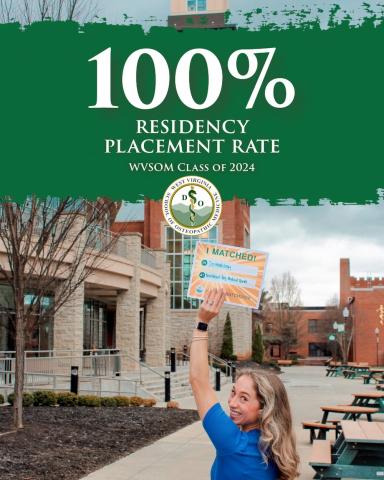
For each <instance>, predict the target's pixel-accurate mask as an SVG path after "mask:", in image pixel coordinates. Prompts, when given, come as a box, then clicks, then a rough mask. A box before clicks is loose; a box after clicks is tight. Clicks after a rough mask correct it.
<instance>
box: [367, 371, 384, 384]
mask: <svg viewBox="0 0 384 480" xmlns="http://www.w3.org/2000/svg"><path fill="white" fill-rule="evenodd" d="M380 374H381V376H382V378H383V379H384V368H370V369H369V371H368V372H367V373H366V374H365V375H363V380H364V383H370V381H371V380H372V379H375V378H376V375H380Z"/></svg>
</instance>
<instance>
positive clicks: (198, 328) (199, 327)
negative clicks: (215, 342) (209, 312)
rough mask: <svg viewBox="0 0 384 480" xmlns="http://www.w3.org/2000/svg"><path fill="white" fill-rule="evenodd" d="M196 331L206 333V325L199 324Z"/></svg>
mask: <svg viewBox="0 0 384 480" xmlns="http://www.w3.org/2000/svg"><path fill="white" fill-rule="evenodd" d="M196 329H197V330H201V331H202V332H206V331H207V330H208V323H204V322H199V323H198V324H197V326H196Z"/></svg>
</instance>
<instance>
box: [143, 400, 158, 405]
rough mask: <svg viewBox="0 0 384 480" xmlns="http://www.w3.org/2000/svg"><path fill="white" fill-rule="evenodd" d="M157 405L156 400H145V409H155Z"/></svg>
mask: <svg viewBox="0 0 384 480" xmlns="http://www.w3.org/2000/svg"><path fill="white" fill-rule="evenodd" d="M155 405H156V400H155V399H154V398H144V400H143V407H154V406H155Z"/></svg>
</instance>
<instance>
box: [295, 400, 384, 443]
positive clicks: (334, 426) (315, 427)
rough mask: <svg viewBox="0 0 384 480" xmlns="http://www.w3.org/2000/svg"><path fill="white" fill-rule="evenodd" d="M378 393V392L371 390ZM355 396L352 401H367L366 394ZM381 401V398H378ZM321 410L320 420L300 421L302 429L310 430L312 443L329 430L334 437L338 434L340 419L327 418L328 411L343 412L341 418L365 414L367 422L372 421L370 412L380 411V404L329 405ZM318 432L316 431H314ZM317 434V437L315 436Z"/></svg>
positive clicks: (354, 417)
mask: <svg viewBox="0 0 384 480" xmlns="http://www.w3.org/2000/svg"><path fill="white" fill-rule="evenodd" d="M373 393H378V394H379V395H380V392H373ZM356 395H358V397H357V398H356V397H355V400H354V401H367V398H366V394H365V393H364V394H361V396H359V394H356ZM380 401H381V398H380ZM321 410H322V411H323V418H322V419H321V421H320V422H318V421H316V422H302V427H303V429H304V430H309V431H310V436H309V441H310V442H311V443H313V441H314V439H315V438H317V439H325V438H326V435H327V433H328V432H330V431H334V432H335V436H336V438H337V437H338V435H339V431H340V421H339V420H328V416H329V414H330V413H341V414H343V415H344V416H343V420H357V419H358V418H360V416H361V415H366V416H367V420H368V421H369V422H371V421H372V414H373V413H377V412H380V411H381V405H376V404H375V406H369V407H368V406H367V405H353V404H352V405H331V406H325V407H321ZM316 432H318V433H316ZM316 435H317V437H316Z"/></svg>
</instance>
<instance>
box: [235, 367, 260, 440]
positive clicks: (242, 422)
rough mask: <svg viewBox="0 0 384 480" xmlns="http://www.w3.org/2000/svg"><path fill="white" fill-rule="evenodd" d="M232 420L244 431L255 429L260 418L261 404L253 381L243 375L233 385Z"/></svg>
mask: <svg viewBox="0 0 384 480" xmlns="http://www.w3.org/2000/svg"><path fill="white" fill-rule="evenodd" d="M228 405H229V415H230V417H231V419H232V420H233V421H234V422H235V423H236V425H239V426H241V427H243V430H245V431H246V430H247V427H248V428H252V427H253V428H255V426H257V424H258V420H259V416H260V402H259V400H258V399H257V396H256V392H255V387H254V385H253V381H252V379H251V378H250V377H249V376H248V375H242V376H241V377H240V378H239V379H238V380H237V382H236V383H235V384H234V385H233V388H232V392H231V394H230V396H229V399H228Z"/></svg>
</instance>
